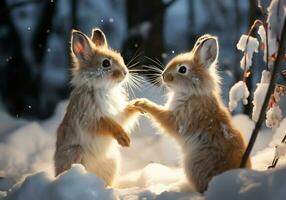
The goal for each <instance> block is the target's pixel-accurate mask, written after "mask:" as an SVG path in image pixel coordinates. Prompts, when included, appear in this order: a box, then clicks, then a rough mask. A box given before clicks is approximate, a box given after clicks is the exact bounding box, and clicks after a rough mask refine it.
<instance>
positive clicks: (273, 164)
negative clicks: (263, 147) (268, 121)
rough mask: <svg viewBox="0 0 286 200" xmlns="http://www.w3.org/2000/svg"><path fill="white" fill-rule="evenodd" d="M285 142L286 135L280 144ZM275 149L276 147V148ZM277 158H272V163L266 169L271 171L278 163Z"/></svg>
mask: <svg viewBox="0 0 286 200" xmlns="http://www.w3.org/2000/svg"><path fill="white" fill-rule="evenodd" d="M285 142H286V135H285V136H284V138H283V139H282V141H281V143H285ZM276 148H277V146H276ZM278 160H279V157H276V156H274V158H273V161H272V163H271V165H270V166H268V167H267V169H273V168H275V167H276V165H277V163H278Z"/></svg>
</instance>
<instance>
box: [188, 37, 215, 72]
mask: <svg viewBox="0 0 286 200" xmlns="http://www.w3.org/2000/svg"><path fill="white" fill-rule="evenodd" d="M218 48H219V47H218V41H217V38H216V37H214V36H211V35H203V36H201V37H200V38H199V39H198V40H197V42H196V44H195V45H194V48H193V50H192V51H193V53H194V56H195V58H198V59H199V62H200V63H201V64H202V65H203V66H205V67H207V68H208V67H210V65H211V64H212V63H214V62H215V61H216V60H217V57H218Z"/></svg>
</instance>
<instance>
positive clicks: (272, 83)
mask: <svg viewBox="0 0 286 200" xmlns="http://www.w3.org/2000/svg"><path fill="white" fill-rule="evenodd" d="M285 37H286V20H284V24H283V29H282V32H281V36H280V39H281V40H280V43H279V47H278V54H277V58H276V60H275V63H274V66H273V71H272V75H271V80H270V83H269V87H268V90H267V93H266V97H265V99H264V102H263V105H262V108H261V112H260V114H259V118H258V121H257V122H256V124H255V128H254V130H253V131H252V134H251V137H250V140H249V143H248V146H247V148H246V150H245V153H244V155H243V157H242V159H241V163H240V168H244V167H245V165H246V163H247V160H248V158H249V155H250V152H251V150H252V148H253V146H254V143H255V141H256V138H257V135H258V133H259V130H260V128H261V125H262V122H263V120H264V116H265V113H266V109H267V107H268V102H269V99H270V97H271V94H272V92H273V90H274V88H275V82H276V73H277V72H278V71H279V65H280V62H281V60H282V58H283V55H284V52H283V49H284V42H285Z"/></svg>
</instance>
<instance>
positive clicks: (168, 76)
mask: <svg viewBox="0 0 286 200" xmlns="http://www.w3.org/2000/svg"><path fill="white" fill-rule="evenodd" d="M162 76H163V80H164V81H165V82H171V81H173V79H174V77H173V75H172V74H170V73H163V75H162Z"/></svg>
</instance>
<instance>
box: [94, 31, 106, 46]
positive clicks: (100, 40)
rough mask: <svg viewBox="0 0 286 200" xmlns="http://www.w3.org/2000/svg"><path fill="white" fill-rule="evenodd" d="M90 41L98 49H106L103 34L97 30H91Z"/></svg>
mask: <svg viewBox="0 0 286 200" xmlns="http://www.w3.org/2000/svg"><path fill="white" fill-rule="evenodd" d="M91 40H92V42H93V43H94V44H95V46H98V47H107V40H106V37H105V34H104V33H103V31H102V30H100V29H99V28H94V29H93V30H92V35H91Z"/></svg>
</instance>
